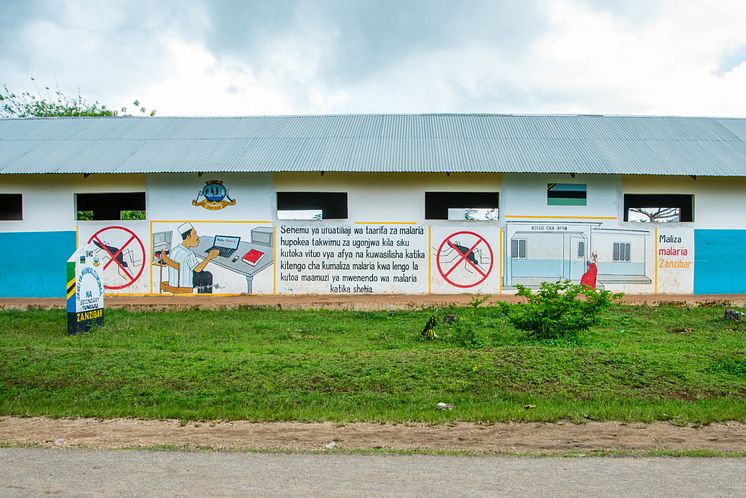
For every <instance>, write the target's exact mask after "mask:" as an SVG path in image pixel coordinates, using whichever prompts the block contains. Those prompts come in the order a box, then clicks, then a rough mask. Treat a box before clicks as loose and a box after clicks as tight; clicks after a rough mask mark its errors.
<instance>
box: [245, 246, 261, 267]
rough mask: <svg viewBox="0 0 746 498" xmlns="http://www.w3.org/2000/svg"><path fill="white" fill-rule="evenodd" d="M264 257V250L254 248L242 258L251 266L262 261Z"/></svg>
mask: <svg viewBox="0 0 746 498" xmlns="http://www.w3.org/2000/svg"><path fill="white" fill-rule="evenodd" d="M263 257H264V253H263V252H262V251H258V250H256V249H252V250H251V251H249V252H247V253H246V254H244V256H243V258H241V259H242V260H243V262H244V263H248V264H250V265H251V266H256V264H257V263H258V262H260V261H261V260H262V258H263Z"/></svg>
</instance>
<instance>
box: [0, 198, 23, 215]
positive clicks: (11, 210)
mask: <svg viewBox="0 0 746 498" xmlns="http://www.w3.org/2000/svg"><path fill="white" fill-rule="evenodd" d="M0 220H2V221H20V220H23V196H22V195H21V194H0Z"/></svg>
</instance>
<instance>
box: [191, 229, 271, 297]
mask: <svg viewBox="0 0 746 498" xmlns="http://www.w3.org/2000/svg"><path fill="white" fill-rule="evenodd" d="M214 241H215V237H214V236H210V235H201V236H200V237H199V245H198V246H197V247H195V248H194V249H192V252H193V253H194V255H195V256H197V258H199V259H205V258H206V257H207V250H208V249H210V248H211V247H212V245H213V243H214ZM252 249H256V250H257V251H261V252H263V253H264V257H263V258H262V259H261V261H259V262H258V263H257V264H256V265H250V264H248V263H244V262H243V261H242V260H241V258H243V256H244V254H246V253H247V252H249V251H251V250H252ZM236 256H238V258H237V259H236V260H235V261H234V258H236ZM273 262H274V249H273V248H272V246H268V245H264V244H256V243H253V242H244V241H241V242H239V244H238V249H236V251H235V252H234V253H233V254H231V255H230V256H229V257H227V258H224V257H223V256H217V257H216V258H215V259H213V260H211V261H210V263H209V264H216V265H218V266H220V267H221V268H225V269H226V270H230V271H232V272H236V273H238V274H241V275H243V276H245V277H246V285H247V287H248V290H247V293H249V294H251V291H252V281H253V280H254V275H256V274H257V273H259V272H260V271H262V270H264V269H265V268H267V267H268V266H272V263H273Z"/></svg>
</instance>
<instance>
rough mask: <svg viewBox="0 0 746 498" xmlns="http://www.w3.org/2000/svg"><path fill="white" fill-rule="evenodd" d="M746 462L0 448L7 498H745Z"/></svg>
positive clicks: (0, 480)
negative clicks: (662, 497) (95, 497)
mask: <svg viewBox="0 0 746 498" xmlns="http://www.w3.org/2000/svg"><path fill="white" fill-rule="evenodd" d="M744 490H746V459H722V458H699V459H692V458H518V457H438V456H396V455H392V456H384V455H375V456H374V455H339V454H337V455H335V454H310V455H306V454H264V453H216V452H198V453H190V452H170V451H155V452H154V451H135V450H126V451H125V450H119V451H98V450H80V449H34V448H28V449H26V448H0V496H21V497H23V496H48V495H52V496H79V497H85V496H104V497H106V496H158V497H162V496H428V497H433V496H531V497H536V496H584V497H604V496H646V497H657V496H676V497H687V496H696V497H701V496H744Z"/></svg>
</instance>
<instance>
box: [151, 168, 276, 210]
mask: <svg viewBox="0 0 746 498" xmlns="http://www.w3.org/2000/svg"><path fill="white" fill-rule="evenodd" d="M211 180H221V181H222V182H223V185H224V186H225V187H226V188H227V189H229V190H230V192H229V195H230V197H231V198H232V199H235V200H236V204H235V205H234V206H227V207H225V208H223V209H220V210H215V211H211V210H209V209H205V208H203V207H200V206H193V205H192V201H193V200H195V199H196V198H197V193H198V192H200V191H201V190H202V188H203V187H204V186H205V183H206V182H208V181H211ZM147 184H148V197H147V204H148V218H150V219H151V220H210V221H214V220H233V221H235V220H271V219H272V216H273V214H274V211H275V209H274V206H275V199H274V195H273V192H272V176H271V175H269V174H246V173H244V174H236V173H230V174H228V173H226V174H209V173H206V174H204V175H202V176H201V177H199V176H197V175H196V174H192V173H182V174H151V175H148V177H147Z"/></svg>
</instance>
